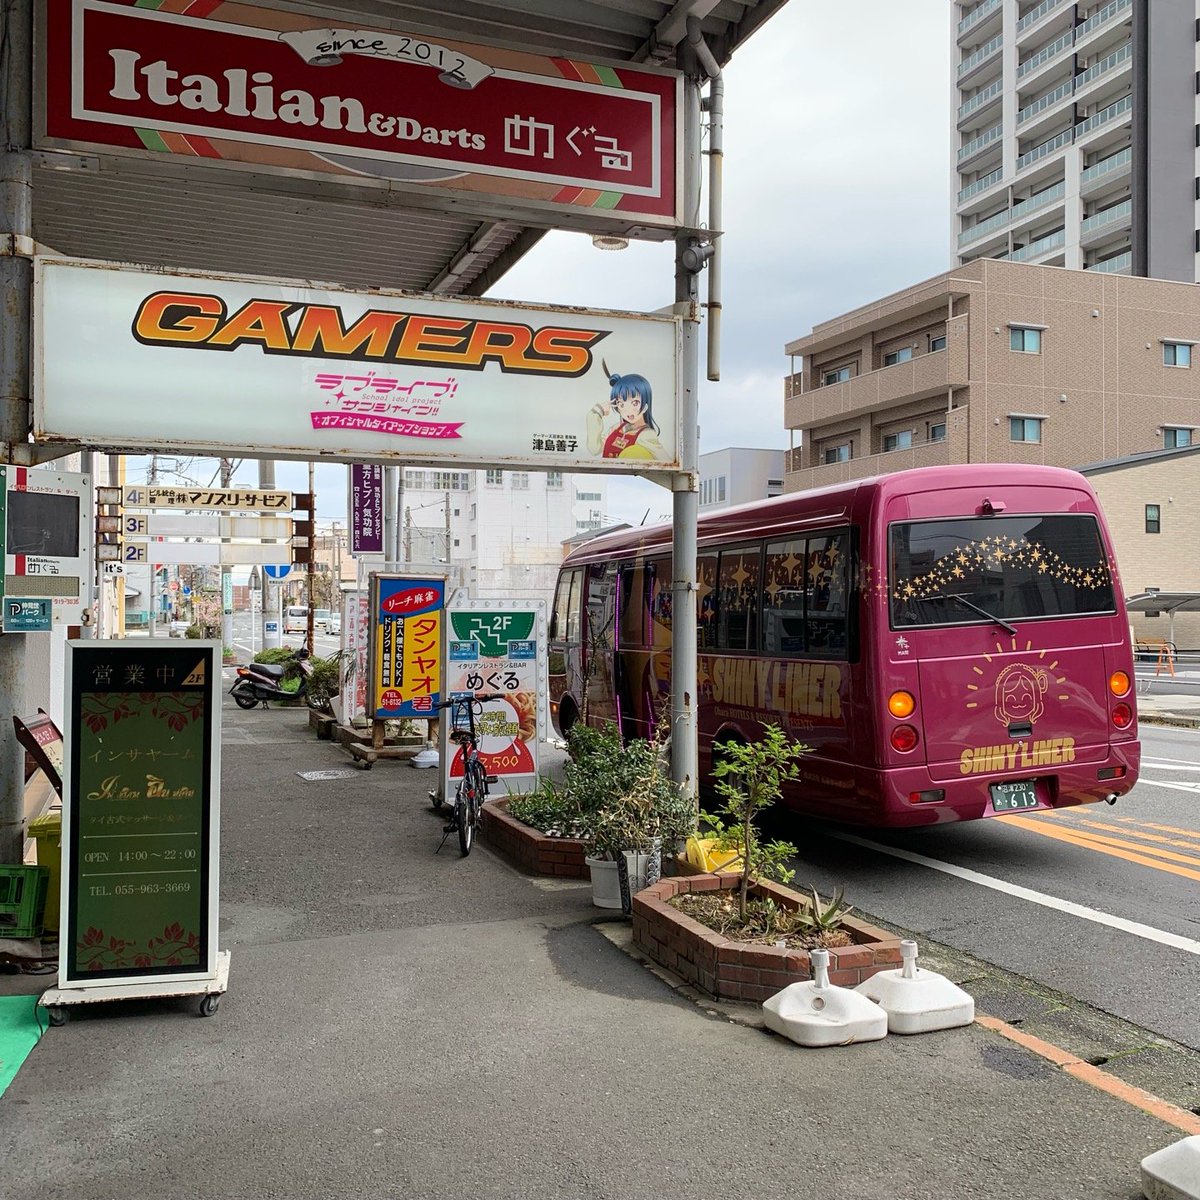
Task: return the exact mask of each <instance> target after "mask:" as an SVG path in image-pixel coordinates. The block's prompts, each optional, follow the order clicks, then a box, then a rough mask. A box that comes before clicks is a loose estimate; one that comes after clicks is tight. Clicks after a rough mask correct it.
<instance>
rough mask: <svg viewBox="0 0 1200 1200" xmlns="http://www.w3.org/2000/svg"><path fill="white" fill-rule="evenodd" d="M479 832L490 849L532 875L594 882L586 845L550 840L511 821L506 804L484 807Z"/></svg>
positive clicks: (495, 802)
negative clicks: (585, 858) (585, 856)
mask: <svg viewBox="0 0 1200 1200" xmlns="http://www.w3.org/2000/svg"><path fill="white" fill-rule="evenodd" d="M479 832H480V836H481V837H482V838H483V840H484V841H485V842H487V844H488V845H489V846H491V847H492V848H493V849H495V850H498V851H499V852H500V853H501V854H503V855H504V857H505V858H507V859H510V860H511V861H512V862H514V863H516V864H517V866H519V867H520V868H521V869H522V870H523V871H528V872H529V873H530V874H531V875H557V876H558V877H559V878H561V879H590V878H591V875H592V873H591V871H590V870H589V868H588V865H587V864H586V863H585V862H584V861H583V858H584V854H585V853H586V851H585V849H584V843H583V841H581V840H580V839H579V838H554V837H547V836H546V835H545V834H544V833H541V832H540V831H539V830H537V829H533V828H531V827H530V826H529V825H526V824H524V823H523V822H521V821H518V820H517V818H516V817H510V816H509V815H508V801H507V800H491V801H489V802H488V803H487V804H485V805H484V806H483V824H482V826H481V827H480V830H479Z"/></svg>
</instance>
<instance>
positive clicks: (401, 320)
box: [34, 258, 679, 507]
mask: <svg viewBox="0 0 1200 1200" xmlns="http://www.w3.org/2000/svg"><path fill="white" fill-rule="evenodd" d="M34 297H35V305H36V310H37V311H36V313H35V322H34V329H35V340H36V359H35V361H36V364H37V374H36V378H35V384H34V433H35V437H36V438H38V439H39V440H52V441H57V440H65V441H73V442H81V443H84V444H87V445H99V446H103V447H105V448H106V449H108V450H114V449H118V448H120V449H125V450H140V449H144V450H159V451H161V450H162V448H163V446H164V445H170V446H172V447H175V448H179V449H182V448H183V447H188V448H190V449H191V450H193V451H195V452H196V453H208V452H211V453H213V454H216V455H219V456H228V455H229V454H231V453H246V454H252V455H258V456H264V457H282V458H289V457H291V458H295V457H299V458H317V457H322V458H326V459H333V460H338V459H340V460H342V461H346V460H350V461H356V460H357V461H364V460H377V459H379V460H387V459H395V460H399V461H402V462H403V463H405V464H406V465H426V464H428V465H443V464H447V463H449V464H454V465H456V466H458V467H467V466H485V467H486V466H492V465H494V464H495V463H498V462H503V463H504V464H505V465H506V466H512V467H517V466H521V465H525V466H531V467H534V468H538V469H552V470H577V469H579V468H581V467H582V468H584V469H588V470H603V471H615V472H628V473H634V472H643V471H648V470H654V469H663V470H668V469H673V468H675V467H677V466H678V445H679V433H678V428H677V426H678V416H677V406H676V380H677V359H678V352H679V318H676V317H661V316H645V315H641V314H630V313H624V314H614V313H604V312H598V311H593V310H589V309H550V308H534V307H520V308H518V307H515V306H513V305H511V304H506V303H502V302H498V301H487V300H461V299H456V300H440V299H435V298H431V297H427V296H419V297H418V296H405V295H402V294H392V295H388V294H385V293H382V292H363V293H358V292H352V291H341V290H337V291H317V290H314V289H312V288H307V287H301V286H298V285H297V286H292V285H287V284H284V283H280V282H257V281H255V280H252V279H236V278H232V277H217V276H212V275H205V274H201V273H199V272H195V273H187V274H173V275H163V274H159V273H157V272H154V271H150V270H141V269H138V268H131V267H115V266H112V265H110V264H104V263H90V264H89V263H85V262H69V261H67V260H65V259H52V258H39V259H37V260H36V264H35V289H34ZM164 396H170V397H171V403H170V404H169V405H164V403H163V397H164ZM137 490H138V491H146V492H148V491H149V489H137ZM167 490H171V491H175V492H180V493H182V494H184V495H186V496H191V495H193V494H194V495H197V496H198V497H199V498H201V499H203V497H204V496H205V495H209V494H213V495H215V493H212V492H211V490H204V491H201V490H195V491H193V490H192V489H163V491H167ZM159 494H161V493H159ZM241 494H243V495H246V496H250V495H253V494H254V493H253V492H251V491H243V492H242V493H241ZM280 494H281V495H282V493H280ZM126 503H129V501H128V500H127V501H126ZM228 507H234V503H233V502H232V501H231V502H230V504H229V505H228ZM279 507H283V506H282V505H279Z"/></svg>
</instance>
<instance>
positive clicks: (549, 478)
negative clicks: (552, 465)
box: [546, 471, 563, 490]
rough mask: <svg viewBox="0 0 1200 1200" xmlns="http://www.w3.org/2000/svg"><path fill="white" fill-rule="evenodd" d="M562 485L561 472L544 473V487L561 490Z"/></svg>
mask: <svg viewBox="0 0 1200 1200" xmlns="http://www.w3.org/2000/svg"><path fill="white" fill-rule="evenodd" d="M562 485H563V473H562V472H561V471H547V472H546V487H548V488H554V489H555V490H561V489H562Z"/></svg>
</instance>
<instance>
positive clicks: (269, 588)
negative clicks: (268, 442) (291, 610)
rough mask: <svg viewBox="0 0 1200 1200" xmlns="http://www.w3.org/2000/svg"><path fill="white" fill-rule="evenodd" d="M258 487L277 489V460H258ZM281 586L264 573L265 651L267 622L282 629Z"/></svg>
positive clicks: (263, 632)
mask: <svg viewBox="0 0 1200 1200" xmlns="http://www.w3.org/2000/svg"><path fill="white" fill-rule="evenodd" d="M258 486H259V487H260V488H262V489H263V490H264V491H273V490H274V488H275V460H274V459H273V458H260V459H259V460H258ZM279 607H280V605H279V584H278V583H276V582H275V581H274V580H273V579H271V578H269V577H268V575H267V573H266V571H263V573H262V613H261V614H260V616H259V619H260V621H261V622H262V644H263V649H264V650H265V649H266V648H267V622H268V621H275V622H276V625H275V628H276V629H281V628H282V624H281V623H280V614H279ZM250 623H251V624H252V625H253V623H254V618H253V617H251V618H250Z"/></svg>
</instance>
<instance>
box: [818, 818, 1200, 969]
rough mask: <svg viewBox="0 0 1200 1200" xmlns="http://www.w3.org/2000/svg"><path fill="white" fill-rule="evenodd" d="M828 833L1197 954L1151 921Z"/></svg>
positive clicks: (1196, 947) (1199, 946)
mask: <svg viewBox="0 0 1200 1200" xmlns="http://www.w3.org/2000/svg"><path fill="white" fill-rule="evenodd" d="M829 836H830V837H834V838H837V839H838V841H842V842H852V843H853V844H854V845H856V846H863V847H865V848H866V849H868V850H874V851H876V852H877V853H879V854H888V855H891V857H892V858H902V859H904V861H905V862H911V863H916V864H917V865H918V866H920V867H929V868H930V869H931V870H934V871H941V872H943V873H944V874H946V875H953V876H954V877H955V878H957V879H963V880H966V882H967V883H977V884H978V885H979V886H980V887H985V888H991V889H992V891H994V892H1004V893H1005V894H1006V895H1009V896H1015V897H1016V898H1017V899H1018V900H1028V901H1029V902H1030V903H1031V904H1040V905H1042V907H1043V908H1052V909H1054V910H1056V911H1057V912H1065V913H1067V914H1069V915H1070V916H1073V917H1079V918H1080V919H1081V920H1084V921H1092V922H1094V923H1095V924H1097V925H1107V926H1108V927H1109V928H1110V929H1119V930H1121V932H1122V933H1131V934H1133V936H1134V937H1140V938H1143V939H1145V940H1146V941H1148V942H1158V943H1159V944H1160V945H1163V946H1171V947H1172V948H1174V949H1176V950H1183V951H1185V952H1186V953H1188V954H1196V955H1200V942H1196V941H1193V940H1192V939H1191V938H1186V937H1181V936H1180V935H1179V934H1177V933H1168V932H1167V931H1166V930H1165V929H1155V928H1154V926H1153V925H1143V924H1142V923H1141V922H1140V921H1128V920H1126V919H1125V918H1124V917H1118V916H1115V915H1114V914H1112V913H1106V912H1101V911H1100V910H1099V909H1098V908H1089V907H1088V906H1087V905H1086V904H1076V903H1075V902H1074V901H1072V900H1062V899H1060V898H1059V897H1058V896H1051V895H1048V894H1047V893H1046V892H1035V891H1034V890H1033V889H1032V888H1027V887H1021V885H1020V884H1017V883H1009V882H1008V881H1007V880H1004V879H997V878H996V877H995V876H994V875H984V874H982V873H980V872H979V871H971V870H968V869H967V868H966V867H959V866H955V864H954V863H948V862H942V861H941V860H940V859H937V858H927V857H926V856H925V855H924V854H914V853H913V852H912V851H911V850H901V849H900V848H899V847H897V846H883V845H880V843H879V842H872V841H868V840H867V839H866V838H860V837H857V836H856V835H854V834H852V833H830V835H829Z"/></svg>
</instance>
